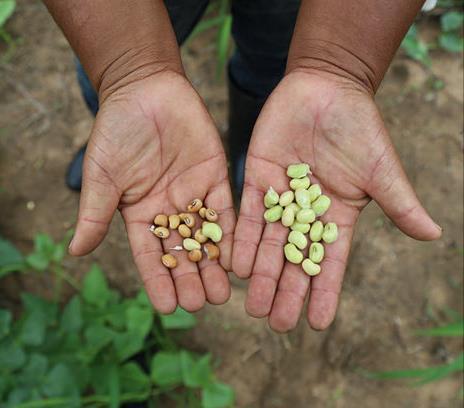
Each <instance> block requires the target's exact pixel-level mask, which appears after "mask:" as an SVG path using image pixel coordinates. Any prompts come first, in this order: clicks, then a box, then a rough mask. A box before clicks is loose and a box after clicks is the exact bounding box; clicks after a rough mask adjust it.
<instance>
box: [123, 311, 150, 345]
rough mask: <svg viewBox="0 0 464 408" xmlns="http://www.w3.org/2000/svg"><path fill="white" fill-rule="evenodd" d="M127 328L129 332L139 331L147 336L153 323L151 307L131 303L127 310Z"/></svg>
mask: <svg viewBox="0 0 464 408" xmlns="http://www.w3.org/2000/svg"><path fill="white" fill-rule="evenodd" d="M126 319H127V329H128V330H129V332H139V333H140V335H141V337H145V336H146V335H147V334H148V332H149V331H150V329H151V327H152V325H153V312H152V310H151V309H148V308H142V307H139V306H137V305H131V306H129V307H128V308H127V310H126Z"/></svg>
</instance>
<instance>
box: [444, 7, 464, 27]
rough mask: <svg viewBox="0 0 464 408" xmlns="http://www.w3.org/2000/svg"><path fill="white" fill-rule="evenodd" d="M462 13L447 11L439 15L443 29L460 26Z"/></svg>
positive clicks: (463, 16) (462, 17)
mask: <svg viewBox="0 0 464 408" xmlns="http://www.w3.org/2000/svg"><path fill="white" fill-rule="evenodd" d="M463 19H464V15H463V14H462V13H460V12H458V11H448V12H447V13H445V14H443V15H442V16H441V19H440V22H441V28H442V29H443V31H452V30H457V29H459V28H461V27H462V23H463Z"/></svg>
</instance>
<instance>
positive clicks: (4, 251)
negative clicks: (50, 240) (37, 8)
mask: <svg viewBox="0 0 464 408" xmlns="http://www.w3.org/2000/svg"><path fill="white" fill-rule="evenodd" d="M0 15H1V8H0ZM0 18H1V16H0ZM0 26H1V24H0ZM23 268H24V257H23V256H22V254H21V252H19V251H18V249H17V248H16V247H15V246H14V245H13V244H12V243H11V242H10V241H8V240H6V239H4V238H2V237H0V278H1V277H2V276H6V275H7V274H9V273H10V272H15V271H20V270H22V269H23Z"/></svg>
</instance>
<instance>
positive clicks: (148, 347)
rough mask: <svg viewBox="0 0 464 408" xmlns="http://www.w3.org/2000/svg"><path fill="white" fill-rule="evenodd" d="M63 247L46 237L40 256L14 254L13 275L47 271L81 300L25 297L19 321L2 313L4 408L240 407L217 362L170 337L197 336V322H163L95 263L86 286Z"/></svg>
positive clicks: (0, 398)
mask: <svg viewBox="0 0 464 408" xmlns="http://www.w3.org/2000/svg"><path fill="white" fill-rule="evenodd" d="M1 242H2V241H0V243H1ZM66 243H67V239H65V240H63V242H60V243H58V244H56V243H54V242H53V241H52V240H51V239H50V238H49V237H48V236H46V235H43V234H39V235H38V236H37V237H36V239H35V250H34V252H33V253H32V254H30V255H29V256H27V257H22V258H21V259H20V258H19V256H18V254H19V251H16V252H15V253H16V258H13V257H12V256H11V255H12V254H13V251H12V249H11V247H10V248H9V253H10V255H9V256H10V260H12V261H13V262H15V264H16V265H18V266H19V267H17V268H16V270H19V271H22V272H24V271H27V270H28V269H31V268H32V270H33V272H44V271H45V270H50V272H51V273H52V274H54V275H56V276H57V278H58V279H55V280H54V285H55V286H60V285H61V281H66V282H68V283H71V284H72V285H73V287H75V288H76V293H75V295H74V296H73V297H72V298H71V299H69V301H67V302H65V303H64V305H63V307H60V303H59V300H60V298H59V297H56V294H57V293H59V289H55V291H54V293H55V297H54V300H53V301H50V300H46V299H44V298H41V297H38V296H34V295H32V294H30V293H23V294H21V300H22V313H21V315H20V316H19V317H18V318H17V319H14V318H13V315H12V313H11V312H10V311H9V310H7V309H4V308H0V406H2V407H6V408H9V407H15V408H36V407H81V406H92V407H100V406H105V407H106V406H109V407H118V406H119V405H120V404H122V403H125V402H135V401H145V402H147V403H148V404H149V405H148V406H153V404H155V403H156V402H160V401H161V402H162V401H164V400H165V399H166V398H169V399H172V400H174V401H177V402H178V404H179V406H189V407H203V408H216V407H217V408H219V407H229V406H231V405H232V404H233V400H234V393H233V391H232V389H231V388H230V387H229V386H228V385H226V384H223V383H221V382H218V381H217V380H216V379H215V376H214V373H213V370H212V364H211V355H210V354H206V355H199V354H196V353H193V352H190V351H188V350H186V349H183V348H182V347H180V346H179V345H178V344H177V343H176V342H175V341H174V337H173V336H172V335H171V334H170V331H172V330H174V331H179V330H186V329H190V328H192V327H193V326H194V325H195V324H196V320H195V318H194V317H193V316H192V315H190V314H189V313H187V312H185V311H184V310H182V309H177V310H176V312H175V313H174V314H172V315H169V316H160V315H158V314H156V313H155V312H154V311H153V308H152V306H151V303H150V301H149V300H148V297H147V296H146V294H145V292H144V291H140V292H139V293H138V294H137V295H136V296H134V297H129V298H123V297H121V295H120V294H119V293H118V292H117V291H115V290H113V289H111V288H110V287H109V285H108V282H107V280H106V278H105V275H104V274H103V272H102V271H101V269H100V268H99V267H98V266H97V265H93V266H92V267H91V269H90V271H89V272H87V274H86V275H85V277H84V278H83V280H82V283H81V284H79V283H78V282H76V281H74V280H73V279H72V278H71V277H70V276H69V275H68V274H67V273H66V272H65V271H64V267H63V264H62V262H61V261H62V259H63V256H64V249H65V247H66V246H65V244H66ZM10 245H11V244H10ZM3 247H4V248H5V246H3ZM1 248H2V247H1V246H0V249H1ZM3 253H6V251H4V252H0V254H2V255H3ZM0 259H2V261H3V256H2V257H1V258H0ZM5 263H6V262H5ZM10 265H13V263H11V264H10ZM11 269H12V268H10V270H11Z"/></svg>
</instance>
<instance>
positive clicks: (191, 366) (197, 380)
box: [180, 350, 212, 388]
mask: <svg viewBox="0 0 464 408" xmlns="http://www.w3.org/2000/svg"><path fill="white" fill-rule="evenodd" d="M180 360H181V365H182V378H183V382H184V385H186V386H187V387H191V388H199V387H204V386H206V385H207V384H209V383H210V381H211V377H212V373H211V355H210V354H206V355H205V356H203V357H201V358H199V359H197V360H195V358H194V356H193V355H192V353H189V352H188V351H186V350H182V351H181V352H180Z"/></svg>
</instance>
